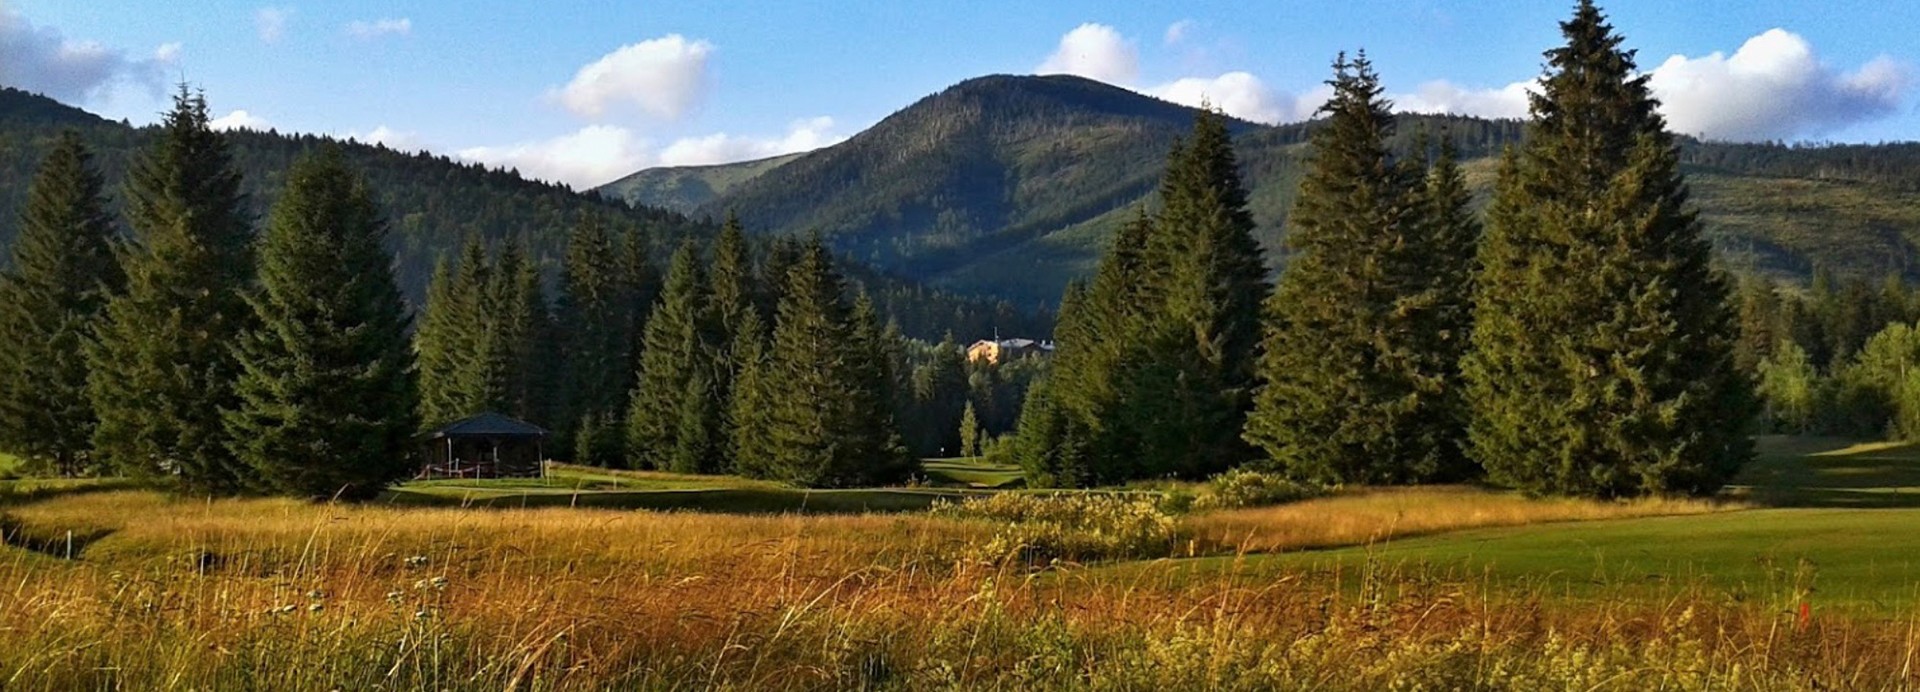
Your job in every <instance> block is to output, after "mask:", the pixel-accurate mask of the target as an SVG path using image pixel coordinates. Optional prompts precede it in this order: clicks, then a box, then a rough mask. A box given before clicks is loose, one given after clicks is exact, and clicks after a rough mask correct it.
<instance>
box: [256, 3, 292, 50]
mask: <svg viewBox="0 0 1920 692" xmlns="http://www.w3.org/2000/svg"><path fill="white" fill-rule="evenodd" d="M291 21H293V8H291V7H262V8H260V9H258V10H255V11H254V13H253V27H254V30H255V31H256V32H258V33H259V35H260V40H261V41H264V42H266V43H275V42H278V41H279V40H280V37H282V36H285V35H287V23H288V22H291Z"/></svg>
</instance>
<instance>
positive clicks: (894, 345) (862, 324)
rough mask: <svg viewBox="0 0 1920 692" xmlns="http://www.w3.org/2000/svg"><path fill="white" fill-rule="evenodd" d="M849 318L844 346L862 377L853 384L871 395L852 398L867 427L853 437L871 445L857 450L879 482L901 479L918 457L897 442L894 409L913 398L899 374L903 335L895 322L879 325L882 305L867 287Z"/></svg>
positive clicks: (914, 466)
mask: <svg viewBox="0 0 1920 692" xmlns="http://www.w3.org/2000/svg"><path fill="white" fill-rule="evenodd" d="M849 319H850V320H851V321H852V323H851V326H852V331H853V339H852V341H850V342H849V343H848V350H849V351H850V352H851V355H853V356H854V357H856V358H857V359H860V360H862V361H864V362H860V363H859V366H860V371H859V373H858V375H859V377H860V380H859V381H858V382H856V383H855V384H856V386H857V387H858V388H859V389H860V390H861V391H863V392H867V393H871V394H872V395H871V396H862V397H859V398H858V399H856V402H855V403H857V404H859V405H860V409H859V412H858V414H857V415H858V417H859V418H861V419H862V420H863V421H864V423H863V424H862V425H863V426H864V428H865V432H866V434H865V435H863V436H861V437H859V438H857V439H859V440H860V442H861V443H863V444H865V445H870V447H865V448H858V451H856V452H855V454H856V455H858V456H862V457H865V458H867V459H870V461H869V467H868V468H867V469H866V470H865V473H866V474H867V476H868V477H869V478H871V479H873V480H875V481H877V482H883V483H892V482H898V481H904V480H906V479H907V478H908V477H910V476H912V475H913V473H914V472H915V471H918V470H919V464H918V461H917V457H914V456H913V455H912V454H911V453H909V452H908V451H907V448H906V444H905V443H903V442H902V441H901V437H900V423H899V418H898V416H897V413H896V412H898V411H904V410H906V408H907V402H908V400H909V399H910V398H911V393H910V392H908V391H907V389H908V383H907V378H906V376H905V375H904V374H903V373H904V372H905V370H906V368H907V353H906V350H907V344H906V337H903V336H901V335H900V328H899V325H897V324H894V323H892V322H888V323H887V324H886V326H884V327H883V326H881V323H880V310H879V308H877V307H875V306H874V304H873V298H872V297H871V296H869V295H867V293H866V292H865V291H860V292H858V293H857V294H856V295H855V296H854V300H853V312H852V314H851V315H850V316H849Z"/></svg>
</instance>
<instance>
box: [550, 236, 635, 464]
mask: <svg viewBox="0 0 1920 692" xmlns="http://www.w3.org/2000/svg"><path fill="white" fill-rule="evenodd" d="M632 264H633V260H632V259H631V255H630V254H627V253H623V252H621V251H620V247H619V243H618V241H616V239H615V238H614V237H613V235H612V234H610V233H609V232H608V230H607V227H606V224H605V223H604V222H603V220H602V219H600V218H599V217H598V216H596V215H592V214H588V215H585V216H582V217H581V218H580V220H579V222H578V223H577V224H576V225H575V226H574V229H573V232H572V234H571V235H570V236H568V239H567V254H566V263H565V266H563V267H562V269H561V278H560V298H559V300H558V309H557V311H556V312H557V313H558V314H557V319H556V322H557V328H558V331H559V342H560V344H561V348H562V358H561V360H562V362H563V363H564V367H565V373H566V377H565V381H564V383H563V387H564V389H563V391H564V397H563V400H562V402H561V405H560V406H558V407H557V408H558V411H557V413H556V415H555V416H554V426H555V427H556V428H557V429H562V430H566V431H568V432H569V433H572V434H580V433H581V432H582V431H584V430H586V429H587V428H591V429H592V431H594V432H595V433H596V434H598V435H600V436H602V438H603V439H593V440H560V441H559V442H560V443H561V445H562V446H563V448H564V447H565V446H567V443H568V442H572V443H573V444H572V445H571V446H572V448H573V449H575V450H576V451H579V450H592V451H594V452H595V453H596V455H595V456H594V457H591V458H576V459H574V461H576V462H579V463H584V464H595V465H607V466H617V465H619V464H620V463H622V460H623V459H624V458H625V456H626V455H625V454H624V453H616V452H618V450H619V449H620V448H621V447H622V446H623V445H622V443H623V441H624V439H625V436H624V435H623V434H622V431H623V430H624V426H623V425H622V424H621V423H622V422H624V420H625V417H626V410H627V409H626V401H627V393H628V388H629V387H630V386H631V382H632V378H633V344H634V337H633V333H632V330H633V326H634V323H635V322H636V319H635V317H634V311H635V310H636V308H635V307H634V305H633V304H632V303H633V299H634V293H635V290H634V282H635V281H636V280H638V279H639V278H641V277H636V276H634V272H633V271H632V269H633V267H632V266H631V265H632Z"/></svg>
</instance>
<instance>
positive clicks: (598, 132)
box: [457, 125, 654, 189]
mask: <svg viewBox="0 0 1920 692" xmlns="http://www.w3.org/2000/svg"><path fill="white" fill-rule="evenodd" d="M457 155H458V156H459V157H460V158H463V159H467V160H469V161H478V162H481V163H485V164H488V165H491V166H501V167H506V168H514V169H518V170H519V171H520V174H521V175H524V176H527V177H529V178H538V179H541V180H549V181H553V182H558V183H565V184H568V185H572V186H573V187H575V188H576V189H585V188H590V187H594V186H597V185H601V184H604V183H607V182H609V181H612V180H614V179H615V178H619V177H621V176H624V175H626V174H628V173H632V172H634V171H637V170H640V169H642V168H645V167H647V166H649V165H652V162H653V161H654V157H653V152H652V144H651V143H650V142H648V141H647V140H646V139H645V138H642V137H640V136H639V135H636V134H634V133H633V131H632V130H628V129H626V128H624V127H615V126H611V125H589V126H587V127H585V128H582V129H581V130H580V131H578V132H574V133H571V134H566V135H561V136H559V137H555V138H552V139H548V140H542V141H537V142H523V143H520V144H515V145H511V146H505V147H471V148H467V149H462V150H460V151H459V152H458V154H457Z"/></svg>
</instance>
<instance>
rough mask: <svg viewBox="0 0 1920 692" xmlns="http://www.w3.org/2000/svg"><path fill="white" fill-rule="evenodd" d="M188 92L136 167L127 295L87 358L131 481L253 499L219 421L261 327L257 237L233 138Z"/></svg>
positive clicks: (98, 444)
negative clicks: (253, 305) (243, 338)
mask: <svg viewBox="0 0 1920 692" xmlns="http://www.w3.org/2000/svg"><path fill="white" fill-rule="evenodd" d="M208 123H209V120H208V116H207V103H206V100H205V98H203V97H201V96H199V95H196V94H190V93H188V92H187V91H186V88H185V87H182V88H181V90H180V92H179V93H178V94H176V95H175V96H174V106H173V110H172V111H171V112H170V113H168V114H167V116H166V119H165V120H164V121H163V122H162V124H161V126H160V131H159V133H158V134H157V135H156V136H155V138H154V141H153V143H152V145H150V146H149V148H148V149H147V151H146V152H144V153H143V154H142V155H141V156H140V157H139V158H138V159H137V160H136V161H135V162H134V164H133V168H132V170H131V171H130V172H129V174H128V179H127V195H126V214H127V220H128V223H129V225H130V226H131V227H132V231H133V239H132V241H133V242H132V244H131V245H130V247H128V248H127V251H126V252H125V253H124V254H123V257H122V263H121V267H122V269H123V270H124V271H125V274H126V281H127V284H126V290H125V292H123V293H120V294H118V295H116V296H114V297H113V299H112V300H110V301H109V302H108V304H107V308H106V315H107V317H106V320H105V322H104V323H103V324H102V325H101V327H100V330H99V341H98V343H97V345H96V347H94V348H92V349H90V351H89V353H88V356H89V362H90V364H91V366H90V367H91V370H90V371H89V374H88V379H87V385H88V393H89V397H90V398H91V399H92V400H93V405H94V410H95V412H96V413H97V414H98V416H99V427H97V428H96V429H95V430H94V436H93V439H94V447H95V449H96V450H97V451H98V453H99V454H100V455H101V456H102V457H104V460H105V461H106V462H107V463H109V464H110V465H112V466H114V467H116V468H117V469H119V470H121V471H122V472H124V473H127V474H129V475H134V476H140V477H149V478H151V477H166V478H171V479H172V480H173V481H175V482H176V483H177V484H178V485H179V487H180V488H181V489H183V490H186V491H188V492H194V493H212V494H224V493H234V492H240V491H243V490H246V489H247V485H248V484H247V480H248V479H247V476H248V474H247V472H246V470H245V469H244V468H243V467H242V465H241V464H240V463H239V462H238V461H237V460H235V459H234V458H233V456H232V454H230V453H229V452H228V451H227V450H228V445H227V442H228V439H227V434H226V430H225V427H224V425H223V424H222V422H221V418H220V412H221V411H222V410H224V409H229V408H232V407H233V406H234V405H235V404H236V403H237V399H236V398H235V395H234V380H235V378H236V377H237V376H238V375H239V364H238V361H237V359H236V358H235V357H234V353H233V343H234V341H235V339H236V337H238V336H239V335H240V334H241V333H243V332H245V331H246V330H248V329H249V328H250V327H251V325H252V322H253V312H252V310H251V309H249V308H248V306H247V303H246V300H245V298H244V296H245V294H246V293H247V292H248V291H250V290H251V289H252V284H253V274H254V262H253V248H252V242H253V228H252V223H251V221H250V220H249V219H248V216H247V212H246V201H245V198H244V196H243V195H242V194H241V192H240V174H239V172H238V171H236V170H235V169H234V165H233V161H232V155H231V153H230V151H229V148H228V144H227V140H226V137H225V136H224V135H222V134H220V133H218V132H215V131H214V130H213V129H212V128H211V127H210V126H209V124H208Z"/></svg>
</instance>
